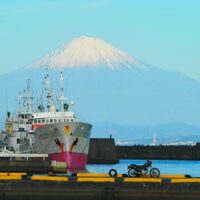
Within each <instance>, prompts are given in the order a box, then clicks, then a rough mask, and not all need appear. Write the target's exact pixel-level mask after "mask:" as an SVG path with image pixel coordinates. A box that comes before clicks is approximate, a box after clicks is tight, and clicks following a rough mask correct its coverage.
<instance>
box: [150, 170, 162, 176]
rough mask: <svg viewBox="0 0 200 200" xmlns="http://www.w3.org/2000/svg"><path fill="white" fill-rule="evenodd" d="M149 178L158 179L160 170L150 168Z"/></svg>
mask: <svg viewBox="0 0 200 200" xmlns="http://www.w3.org/2000/svg"><path fill="white" fill-rule="evenodd" d="M150 176H151V177H152V178H158V177H159V176H160V170H159V169H157V168H152V169H151V170H150Z"/></svg>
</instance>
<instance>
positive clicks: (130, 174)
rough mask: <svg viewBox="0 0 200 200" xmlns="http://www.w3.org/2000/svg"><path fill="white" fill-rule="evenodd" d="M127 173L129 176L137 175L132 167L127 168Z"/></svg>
mask: <svg viewBox="0 0 200 200" xmlns="http://www.w3.org/2000/svg"><path fill="white" fill-rule="evenodd" d="M128 175H129V176H130V177H136V176H137V173H135V170H134V169H129V170H128Z"/></svg>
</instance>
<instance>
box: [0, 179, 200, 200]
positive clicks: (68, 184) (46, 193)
mask: <svg viewBox="0 0 200 200" xmlns="http://www.w3.org/2000/svg"><path fill="white" fill-rule="evenodd" d="M96 180H97V178H96ZM0 186H1V187H0V199H1V200H14V199H19V200H27V199H29V200H33V199H34V200H35V199H40V200H46V199H48V200H55V199H59V200H62V199H65V200H66V199H70V200H76V199H78V200H80V199H87V200H93V199H95V200H122V199H123V200H124V199H126V200H129V199H130V200H147V199H148V200H161V199H163V200H180V199H181V200H199V199H200V183H198V182H197V183H190V182H186V183H184V182H182V183H172V182H170V181H169V180H167V179H166V180H162V181H161V182H144V181H139V182H138V181H137V182H124V180H123V179H122V178H118V179H115V180H114V182H108V181H106V179H105V181H103V182H93V181H86V182H83V181H78V180H77V178H70V180H67V181H42V180H40V181H33V180H29V179H27V180H20V181H2V180H1V181H0Z"/></svg>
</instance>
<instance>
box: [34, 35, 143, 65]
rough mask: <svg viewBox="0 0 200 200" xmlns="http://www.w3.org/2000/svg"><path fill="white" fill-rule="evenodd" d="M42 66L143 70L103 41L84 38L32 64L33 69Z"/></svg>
mask: <svg viewBox="0 0 200 200" xmlns="http://www.w3.org/2000/svg"><path fill="white" fill-rule="evenodd" d="M42 65H45V66H48V67H50V68H67V67H73V68H81V67H85V66H89V67H99V66H106V67H108V68H110V69H115V68H119V67H127V68H134V69H144V68H145V66H144V65H143V64H141V63H140V62H139V61H138V60H137V59H135V58H133V57H131V56H129V55H128V54H126V53H124V52H123V51H121V50H119V49H117V48H115V47H112V46H111V45H110V44H108V43H106V42H104V41H103V40H101V39H96V38H92V37H86V36H81V37H78V38H74V39H73V40H72V41H70V42H69V43H68V44H66V45H64V46H63V47H62V48H58V49H56V50H55V51H53V52H52V53H51V54H49V55H46V56H44V57H43V58H41V59H40V60H39V61H37V62H36V63H34V64H33V66H34V67H39V66H42Z"/></svg>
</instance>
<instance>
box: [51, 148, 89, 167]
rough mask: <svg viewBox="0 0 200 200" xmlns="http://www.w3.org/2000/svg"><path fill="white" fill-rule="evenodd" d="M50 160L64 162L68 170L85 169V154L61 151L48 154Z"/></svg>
mask: <svg viewBox="0 0 200 200" xmlns="http://www.w3.org/2000/svg"><path fill="white" fill-rule="evenodd" d="M49 158H50V160H55V161H58V162H66V163H67V169H70V170H77V169H80V170H85V169H86V164H87V154H84V153H75V152H63V153H52V154H49Z"/></svg>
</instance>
